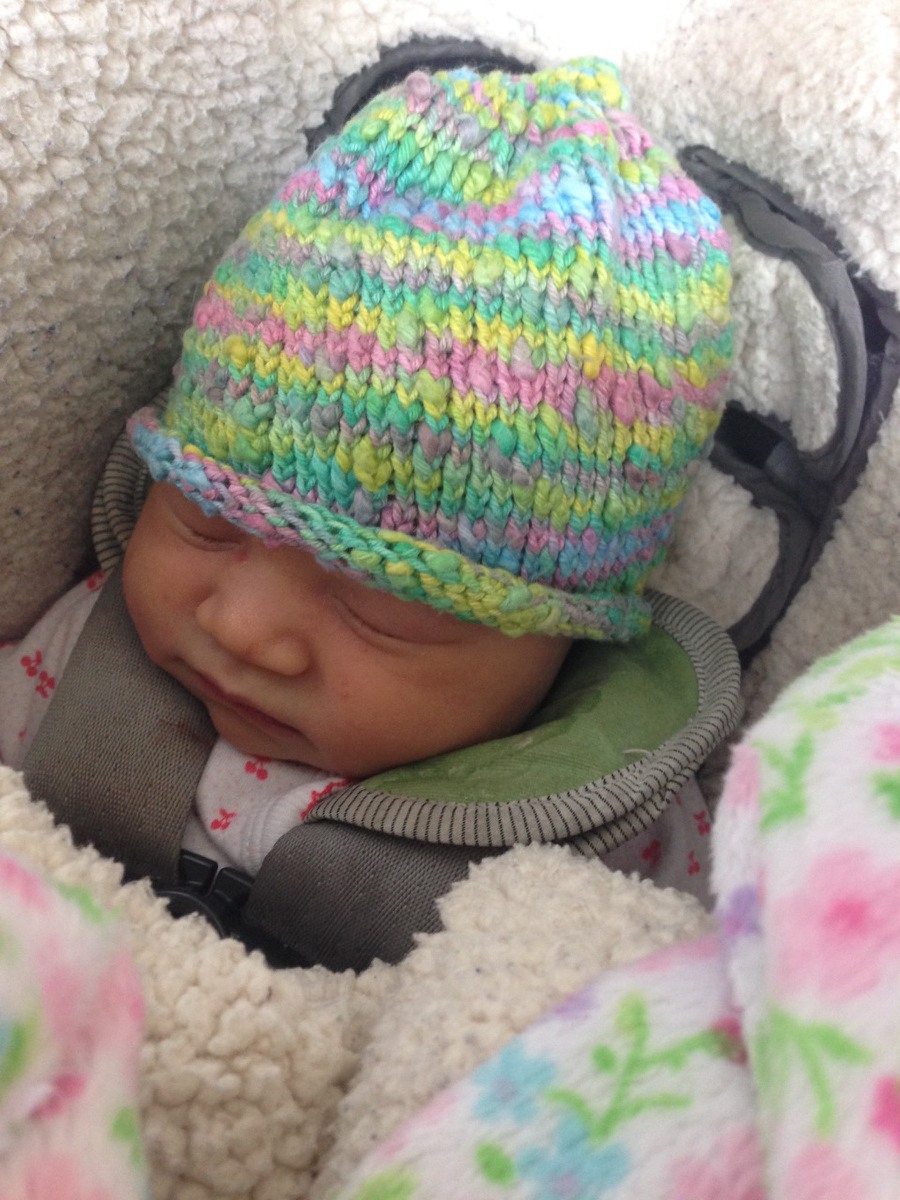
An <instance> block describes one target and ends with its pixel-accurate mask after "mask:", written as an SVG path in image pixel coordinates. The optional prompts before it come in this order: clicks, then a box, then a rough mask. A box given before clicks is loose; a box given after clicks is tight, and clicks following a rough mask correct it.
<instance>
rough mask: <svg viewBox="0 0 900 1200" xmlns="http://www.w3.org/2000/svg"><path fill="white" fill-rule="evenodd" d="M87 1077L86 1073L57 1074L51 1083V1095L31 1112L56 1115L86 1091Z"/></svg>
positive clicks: (43, 1115)
mask: <svg viewBox="0 0 900 1200" xmlns="http://www.w3.org/2000/svg"><path fill="white" fill-rule="evenodd" d="M86 1087H87V1079H86V1078H85V1077H84V1075H57V1077H56V1078H55V1079H54V1080H53V1083H52V1085H51V1090H50V1095H49V1096H48V1097H47V1098H46V1100H44V1101H43V1103H41V1104H39V1105H38V1107H37V1108H36V1109H35V1110H34V1112H33V1113H32V1114H31V1115H32V1116H33V1117H38V1118H40V1117H55V1116H57V1115H58V1114H59V1113H61V1112H64V1111H65V1109H66V1108H68V1106H69V1105H70V1104H71V1103H72V1102H73V1101H74V1100H77V1099H78V1097H79V1096H80V1095H81V1094H82V1093H83V1092H84V1090H85V1088H86Z"/></svg>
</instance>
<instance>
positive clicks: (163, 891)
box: [152, 850, 312, 968]
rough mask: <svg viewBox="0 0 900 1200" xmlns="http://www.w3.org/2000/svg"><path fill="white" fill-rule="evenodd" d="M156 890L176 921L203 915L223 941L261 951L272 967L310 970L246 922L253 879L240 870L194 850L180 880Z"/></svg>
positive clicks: (156, 885) (185, 853) (182, 863)
mask: <svg viewBox="0 0 900 1200" xmlns="http://www.w3.org/2000/svg"><path fill="white" fill-rule="evenodd" d="M152 882H153V890H154V891H155V892H156V894H157V896H162V898H163V899H164V900H165V901H166V903H167V904H168V907H169V912H170V913H171V914H172V916H173V917H185V916H187V915H188V914H189V913H199V914H200V915H201V916H202V917H205V918H206V920H207V921H208V922H209V923H210V925H212V927H213V929H215V931H216V932H217V933H218V934H219V936H220V937H231V938H236V939H237V940H238V941H239V942H242V943H243V944H244V945H245V946H246V947H247V949H248V950H261V951H262V953H263V954H264V955H265V957H266V961H267V962H268V964H269V966H270V967H277V968H282V967H309V966H311V965H312V963H311V962H310V960H309V959H308V958H306V957H305V956H303V955H301V954H299V953H298V952H297V951H296V950H294V949H293V948H292V947H290V946H288V945H285V944H284V943H283V942H280V941H278V940H277V939H276V938H274V937H273V936H272V935H271V934H269V933H267V932H266V931H265V930H264V929H260V928H258V927H256V926H255V925H250V924H248V923H246V922H245V921H244V907H245V905H246V903H247V900H248V898H249V896H250V889H251V888H252V886H253V879H252V877H251V876H250V875H248V874H246V872H244V871H239V870H238V869H237V868H236V867H221V868H220V867H219V864H218V863H217V862H215V861H214V860H213V859H211V858H206V857H205V856H204V855H202V854H195V853H194V852H193V851H192V850H182V851H181V854H180V856H179V859H178V879H177V880H176V881H175V882H174V883H161V882H159V881H158V880H153V881H152Z"/></svg>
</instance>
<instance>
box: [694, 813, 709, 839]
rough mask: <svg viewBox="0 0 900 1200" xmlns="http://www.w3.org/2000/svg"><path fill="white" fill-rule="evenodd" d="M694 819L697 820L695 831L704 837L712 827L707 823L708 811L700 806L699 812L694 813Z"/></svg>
mask: <svg viewBox="0 0 900 1200" xmlns="http://www.w3.org/2000/svg"><path fill="white" fill-rule="evenodd" d="M694 820H695V821H696V822H697V832H698V833H699V834H700V836H701V837H705V836H706V834H708V833H709V831H710V829H712V825H710V823H709V813H708V812H707V811H706V809H705V808H701V809H700V811H699V812H695V813H694Z"/></svg>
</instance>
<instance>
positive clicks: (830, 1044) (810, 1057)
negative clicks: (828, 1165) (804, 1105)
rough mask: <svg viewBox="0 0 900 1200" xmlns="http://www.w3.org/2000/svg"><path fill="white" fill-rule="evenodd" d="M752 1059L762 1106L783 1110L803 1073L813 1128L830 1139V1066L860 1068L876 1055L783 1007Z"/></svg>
mask: <svg viewBox="0 0 900 1200" xmlns="http://www.w3.org/2000/svg"><path fill="white" fill-rule="evenodd" d="M753 1058H754V1063H755V1066H756V1076H757V1081H758V1084H759V1090H760V1095H761V1097H762V1099H763V1102H764V1103H765V1104H766V1105H767V1106H769V1107H770V1108H771V1109H772V1110H773V1112H775V1113H778V1112H780V1111H781V1108H782V1106H783V1102H784V1093H785V1090H786V1088H787V1084H788V1081H789V1079H790V1077H791V1075H792V1074H793V1073H794V1071H795V1070H797V1069H799V1070H800V1071H801V1072H802V1074H803V1075H804V1076H805V1078H806V1083H807V1085H808V1087H809V1090H810V1091H811V1093H812V1100H813V1109H812V1112H813V1129H814V1131H815V1133H816V1135H817V1136H818V1137H821V1138H827V1137H831V1135H832V1134H833V1133H834V1131H835V1127H836V1123H837V1111H836V1100H835V1091H834V1088H833V1086H832V1083H831V1080H830V1078H829V1072H828V1067H829V1063H831V1064H832V1065H833V1064H842V1063H846V1064H847V1065H852V1066H858V1065H861V1064H863V1063H867V1062H869V1061H871V1058H872V1053H871V1051H870V1050H868V1049H867V1048H866V1047H865V1046H861V1045H860V1044H859V1043H858V1042H855V1041H853V1039H852V1038H850V1037H848V1036H847V1035H846V1034H845V1033H843V1032H842V1031H841V1030H840V1029H838V1028H837V1026H835V1025H826V1024H822V1023H818V1022H814V1021H810V1022H804V1021H801V1020H799V1019H798V1018H797V1017H794V1016H792V1015H791V1014H790V1013H788V1012H785V1011H784V1010H783V1009H778V1008H775V1009H772V1011H771V1012H770V1013H769V1015H768V1016H767V1017H766V1018H765V1020H764V1021H763V1022H761V1024H760V1026H759V1028H758V1030H757V1032H756V1036H755V1038H754V1039H753Z"/></svg>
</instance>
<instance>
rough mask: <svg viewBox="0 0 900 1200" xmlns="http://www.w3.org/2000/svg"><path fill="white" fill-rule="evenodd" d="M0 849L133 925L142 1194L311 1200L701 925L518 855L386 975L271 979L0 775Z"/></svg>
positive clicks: (689, 906)
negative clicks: (140, 1039)
mask: <svg viewBox="0 0 900 1200" xmlns="http://www.w3.org/2000/svg"><path fill="white" fill-rule="evenodd" d="M0 846H2V847H3V848H4V849H6V850H9V851H12V852H14V853H16V854H17V855H19V856H20V857H22V858H24V859H25V860H26V861H28V862H30V863H32V864H34V865H36V866H38V867H40V868H41V869H42V870H43V871H45V872H46V873H47V874H49V876H50V877H51V878H52V879H53V880H55V881H56V882H60V883H64V884H67V885H78V886H81V887H85V888H87V889H89V891H90V892H91V893H92V894H93V895H94V896H95V897H96V898H97V899H98V900H99V901H101V902H102V903H104V904H108V905H113V906H115V908H116V909H117V910H118V912H119V914H120V916H121V917H122V919H123V920H124V921H125V922H127V924H128V926H129V927H130V931H131V944H132V949H133V952H134V956H135V958H136V961H137V965H138V968H139V970H140V974H141V979H142V981H143V987H144V993H145V998H146V1005H147V1030H146V1038H145V1043H144V1050H143V1056H142V1060H141V1099H142V1115H143V1125H144V1137H145V1143H146V1149H147V1156H148V1161H149V1164H150V1174H151V1179H152V1185H153V1196H154V1200H227V1198H228V1197H241V1198H242V1200H250V1198H251V1197H252V1198H253V1200H300V1198H303V1197H310V1198H312V1197H313V1196H316V1197H324V1196H325V1195H326V1194H327V1192H328V1190H329V1186H330V1184H329V1181H331V1182H332V1183H333V1182H335V1181H339V1180H341V1179H342V1178H344V1177H345V1176H346V1173H347V1171H348V1169H349V1168H350V1167H352V1166H354V1165H356V1164H357V1163H358V1162H359V1160H360V1159H361V1158H362V1156H363V1154H364V1153H365V1151H366V1150H367V1149H369V1148H370V1147H371V1146H372V1145H374V1144H375V1143H376V1142H377V1141H379V1140H380V1139H381V1138H382V1137H384V1136H386V1135H387V1134H388V1133H390V1132H391V1130H392V1129H393V1128H394V1126H395V1125H396V1124H398V1123H399V1121H401V1120H402V1119H403V1118H405V1117H407V1116H410V1115H411V1114H412V1113H414V1112H415V1110H416V1109H417V1108H418V1107H419V1106H420V1105H421V1104H423V1103H424V1102H425V1101H426V1100H428V1099H430V1097H431V1096H433V1095H434V1093H435V1092H436V1091H438V1090H439V1089H440V1088H442V1087H444V1086H445V1085H447V1084H448V1083H450V1082H452V1081H453V1080H455V1079H457V1078H459V1077H460V1076H461V1075H463V1074H465V1072H466V1071H467V1070H470V1069H472V1068H473V1067H474V1066H476V1065H477V1064H478V1063H479V1062H481V1061H482V1060H483V1059H485V1058H487V1057H489V1056H490V1055H491V1054H492V1053H494V1052H495V1051H497V1050H498V1049H499V1048H500V1047H501V1046H502V1045H503V1043H504V1042H505V1041H506V1040H507V1039H508V1038H509V1037H510V1036H511V1035H512V1034H514V1033H516V1032H518V1031H520V1030H523V1029H525V1028H526V1026H527V1025H528V1024H529V1022H530V1021H532V1020H534V1019H535V1018H536V1017H537V1016H539V1015H540V1014H541V1013H542V1012H543V1011H544V1010H545V1009H546V1008H548V1007H549V1006H552V1005H553V1004H555V1003H557V1002H559V1001H560V1000H561V999H563V998H564V997H565V996H566V995H568V994H569V993H570V992H572V991H574V990H576V989H577V988H579V987H581V986H583V985H584V984H585V983H586V982H587V981H588V980H589V979H590V978H591V977H592V976H594V975H595V974H597V972H598V971H602V970H604V969H605V968H606V967H608V966H611V965H613V964H615V963H618V962H622V961H626V960H628V959H629V958H633V957H635V956H636V955H639V954H642V953H647V952H649V951H650V950H652V949H654V948H657V947H660V946H664V945H666V944H668V943H669V942H671V941H673V940H676V939H678V938H683V937H690V936H693V935H695V934H696V933H697V932H698V931H700V930H702V929H705V928H707V926H708V918H707V917H706V916H705V914H703V912H702V910H701V909H700V907H699V905H697V904H696V902H695V901H693V900H692V899H691V898H689V897H687V896H682V895H679V894H677V893H675V892H673V891H661V890H658V889H656V888H654V887H653V886H652V885H650V884H648V883H638V882H636V881H634V880H631V879H626V878H625V877H624V876H622V875H619V874H616V873H614V872H612V871H608V870H606V869H605V868H604V867H602V866H600V865H599V864H595V863H592V862H588V861H586V860H584V859H579V858H576V857H573V856H571V855H570V854H569V852H568V851H566V850H563V849H560V848H559V847H552V846H548V847H531V848H522V849H518V850H515V851H513V852H511V853H510V854H508V855H505V856H503V857H502V858H500V859H495V860H492V861H489V862H485V863H484V864H483V865H482V866H480V867H478V868H477V869H476V870H474V871H473V872H472V876H471V878H470V879H469V880H467V881H466V882H465V883H463V884H460V885H458V886H457V888H456V889H455V890H454V891H453V892H452V893H451V894H450V895H449V896H448V897H446V898H445V899H444V900H443V902H442V916H443V920H444V925H445V928H444V930H443V931H442V932H440V933H436V934H431V935H428V936H425V937H423V938H421V939H420V942H419V944H418V946H417V947H416V949H415V950H414V951H413V952H412V953H411V954H410V955H409V957H408V958H407V959H406V960H405V961H404V962H402V963H401V964H399V965H398V966H395V967H387V966H384V965H383V964H380V963H376V964H375V965H373V966H372V967H370V968H369V970H367V971H366V972H365V973H363V974H362V975H361V976H359V977H356V976H354V975H353V974H352V973H351V972H345V973H343V974H334V973H331V972H328V971H326V970H325V969H324V968H318V967H317V968H312V969H309V970H299V969H298V970H289V971H272V970H271V969H270V968H269V967H267V966H266V965H265V963H264V961H263V959H262V958H261V956H260V955H258V954H253V955H248V954H247V953H246V952H245V951H244V949H243V947H242V946H241V945H240V944H239V943H237V942H234V941H230V940H223V939H221V938H219V937H218V936H217V935H216V934H215V933H214V932H213V930H212V928H211V927H210V926H208V925H207V924H206V923H205V922H204V921H203V919H202V918H199V917H189V918H184V919H182V920H180V921H176V920H174V919H173V918H172V917H170V916H169V914H168V912H167V910H166V908H165V905H164V903H163V902H162V901H161V900H159V899H158V898H156V897H155V896H154V895H153V893H152V891H151V890H150V887H149V885H148V884H146V883H144V882H137V883H131V884H127V885H125V886H122V885H121V884H120V878H121V872H120V869H119V868H118V867H117V866H116V865H115V864H114V863H111V862H109V861H108V860H106V859H103V858H101V857H100V856H99V855H98V854H96V853H95V852H94V851H93V850H91V849H83V850H78V849H75V848H74V847H73V846H72V842H71V839H70V838H69V835H68V831H67V830H65V829H61V828H54V827H53V825H52V821H51V819H50V816H49V814H48V813H47V812H46V810H45V809H43V808H41V807H40V806H38V805H36V804H34V803H33V802H32V801H31V800H30V799H29V797H28V795H27V793H26V792H25V790H24V789H23V787H22V784H21V780H20V778H19V777H18V776H17V775H15V774H13V773H12V772H10V771H6V772H5V773H4V772H0ZM598 914H602V919H598ZM320 1175H322V1177H323V1182H322V1183H320V1185H319V1186H318V1187H315V1186H314V1185H313V1180H314V1179H315V1178H316V1177H318V1176H320ZM40 1200H50V1198H49V1196H47V1197H45V1196H40Z"/></svg>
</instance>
